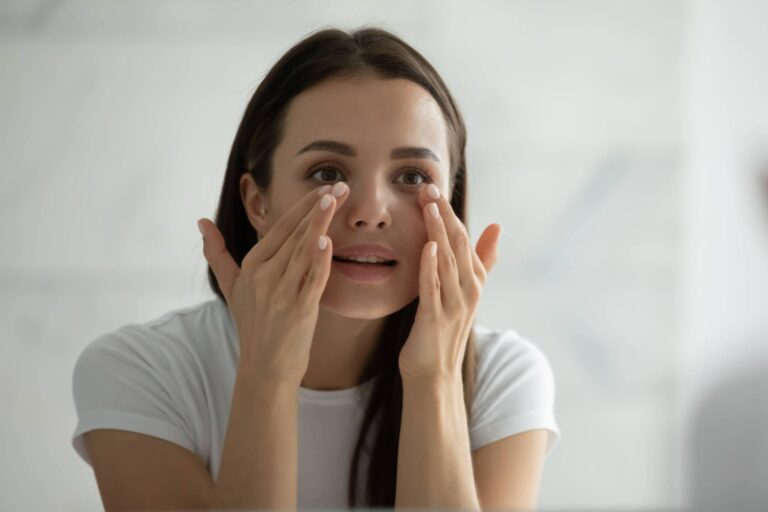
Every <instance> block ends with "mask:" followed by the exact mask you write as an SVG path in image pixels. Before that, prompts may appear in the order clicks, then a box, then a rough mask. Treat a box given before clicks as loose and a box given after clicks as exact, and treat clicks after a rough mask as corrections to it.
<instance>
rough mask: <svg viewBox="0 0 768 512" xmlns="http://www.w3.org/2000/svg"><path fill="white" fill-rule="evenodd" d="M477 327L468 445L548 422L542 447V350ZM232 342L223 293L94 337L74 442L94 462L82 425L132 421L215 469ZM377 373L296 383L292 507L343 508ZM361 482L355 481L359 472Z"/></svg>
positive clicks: (81, 362)
mask: <svg viewBox="0 0 768 512" xmlns="http://www.w3.org/2000/svg"><path fill="white" fill-rule="evenodd" d="M475 334H476V344H477V352H478V354H477V355H478V357H477V364H478V366H477V373H478V381H477V386H476V395H475V402H474V406H473V409H472V418H471V422H470V430H469V434H470V443H471V449H472V450H473V451H474V450H476V449H478V448H480V447H481V446H484V445H486V444H489V443H492V442H494V441H496V440H499V439H501V438H503V437H506V436H511V435H513V434H517V433H519V432H524V431H527V430H532V429H546V430H548V431H549V440H548V446H547V455H549V453H550V452H551V451H552V449H553V448H554V446H555V445H556V444H557V442H558V440H559V438H560V430H559V428H558V425H557V423H556V421H555V416H554V400H555V380H554V375H553V373H552V370H551V367H550V364H549V362H548V360H547V358H546V357H545V356H544V354H543V353H542V351H541V350H540V349H539V348H538V347H536V346H535V345H534V344H532V343H531V342H529V341H527V340H525V339H523V338H521V337H520V336H519V335H517V334H516V333H515V332H514V331H511V330H509V331H493V330H490V329H487V328H484V327H482V326H478V325H475ZM239 352H240V346H239V343H238V340H237V331H236V329H235V326H234V322H233V320H232V316H231V314H230V313H229V310H228V308H227V306H226V304H225V303H224V302H223V301H221V300H220V299H219V298H214V299H212V300H209V301H206V302H203V303H201V304H198V305H196V306H192V307H188V308H184V309H179V310H176V311H171V312H169V313H167V314H165V315H163V316H161V317H159V318H157V319H155V320H153V321H150V322H146V323H143V324H129V325H125V326H123V327H121V328H119V329H117V330H116V331H114V332H111V333H108V334H105V335H103V336H100V337H98V338H97V339H95V340H93V341H92V342H91V343H90V344H89V345H88V346H87V347H86V348H85V349H84V350H83V352H82V353H81V355H80V357H79V358H78V360H77V362H76V364H75V367H74V373H73V380H72V390H73V396H74V402H75V407H76V409H77V414H78V423H77V426H76V428H75V431H74V434H73V437H72V445H73V447H74V448H75V450H76V451H77V453H78V454H79V455H80V456H81V457H82V458H83V460H85V461H86V462H87V463H89V464H90V461H89V460H88V453H87V451H86V449H85V445H84V444H83V439H82V434H83V433H85V432H87V431H89V430H93V429H99V428H105V429H120V430H127V431H131V432H138V433H142V434H146V435H150V436H154V437H159V438H161V439H165V440H167V441H170V442H173V443H176V444H178V445H181V446H183V447H184V448H186V449H187V450H189V451H191V452H193V453H195V454H197V455H198V457H200V459H201V460H202V461H204V462H205V464H206V466H207V468H208V471H209V472H210V474H211V475H212V477H213V479H214V480H216V479H218V475H219V465H220V462H221V453H222V449H223V447H224V438H225V436H226V433H227V422H228V420H229V409H230V406H231V401H232V392H233V389H234V384H235V376H236V372H237V366H238V365H237V362H238V358H239ZM373 383H374V381H373V380H370V381H368V382H366V383H363V384H362V385H360V386H357V387H354V388H348V389H341V390H335V391H318V390H313V389H307V388H303V387H301V388H299V395H298V396H299V404H298V407H299V416H298V435H299V439H298V451H299V460H298V495H297V506H299V507H302V508H303V507H338V508H347V499H346V498H347V485H348V479H349V469H350V461H351V459H352V453H353V449H354V446H355V443H356V441H357V438H358V433H359V430H360V425H361V423H362V419H363V413H364V407H365V397H366V396H367V393H368V392H369V390H370V389H371V387H372V384H373ZM376 427H377V424H376V423H375V424H374V425H373V426H372V429H371V431H369V433H368V436H369V437H367V438H366V440H367V442H370V439H372V436H373V435H374V432H376ZM367 460H368V459H367V456H366V454H365V453H364V452H363V454H362V455H361V461H360V462H361V468H367ZM331 468H335V469H334V470H329V469H331ZM358 482H359V483H358V485H360V486H361V485H362V484H361V483H360V482H362V477H361V478H360V479H359V480H358ZM358 488H359V489H362V487H358ZM360 492H362V490H361V491H360ZM359 496H361V497H362V496H363V494H359Z"/></svg>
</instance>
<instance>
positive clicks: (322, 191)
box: [317, 185, 331, 196]
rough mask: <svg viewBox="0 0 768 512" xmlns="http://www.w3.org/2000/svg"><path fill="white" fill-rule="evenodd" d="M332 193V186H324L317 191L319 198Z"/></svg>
mask: <svg viewBox="0 0 768 512" xmlns="http://www.w3.org/2000/svg"><path fill="white" fill-rule="evenodd" d="M330 191H331V186H330V185H323V186H322V187H320V188H319V189H317V195H318V196H322V195H323V194H326V193H328V192H330Z"/></svg>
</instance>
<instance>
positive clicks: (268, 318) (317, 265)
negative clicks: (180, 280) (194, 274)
mask: <svg viewBox="0 0 768 512" xmlns="http://www.w3.org/2000/svg"><path fill="white" fill-rule="evenodd" d="M348 190H349V188H348V187H347V186H346V184H344V183H343V182H338V183H336V184H335V186H334V188H333V192H335V193H336V194H338V195H339V196H340V197H339V198H336V197H335V196H334V195H333V194H331V193H329V192H330V191H331V187H330V185H326V186H323V187H320V188H319V189H314V190H312V191H311V192H309V193H308V194H307V195H305V196H304V197H303V198H302V199H301V200H300V201H299V202H298V203H296V204H295V205H293V206H292V207H291V208H290V209H289V210H288V211H287V212H286V213H285V214H284V215H282V216H281V217H280V219H278V221H277V222H276V223H275V225H274V226H273V227H272V228H270V229H269V230H268V231H267V233H266V235H264V237H263V238H262V239H261V240H259V241H258V242H257V243H256V244H254V246H253V247H252V248H251V250H250V251H249V252H248V253H247V254H246V255H245V257H244V258H243V262H242V268H241V267H238V266H237V263H236V262H235V260H234V259H233V258H232V256H231V255H230V254H229V252H228V251H227V248H226V246H225V243H224V237H223V236H222V234H221V232H220V231H219V229H218V228H217V227H216V225H215V224H214V223H213V222H211V221H210V220H209V219H206V218H203V219H200V220H199V221H198V225H199V226H200V231H201V232H202V233H203V254H204V255H205V259H206V260H207V261H208V264H209V265H210V266H211V269H212V270H213V273H214V275H215V276H216V281H217V282H218V284H219V288H220V289H221V291H222V293H223V295H224V298H225V299H226V302H227V307H228V308H229V311H230V312H231V314H232V317H233V318H234V321H235V324H236V327H237V335H238V340H239V343H240V363H239V364H240V366H242V365H243V364H245V365H247V367H248V368H249V369H251V370H256V371H257V372H258V373H259V374H260V375H263V376H266V377H267V378H268V379H281V380H286V379H287V380H289V381H290V382H292V383H296V384H297V385H298V384H300V382H301V379H303V378H304V374H305V373H306V370H307V366H308V365H309V354H310V349H311V346H312V339H313V337H314V332H315V326H316V324H317V317H318V313H319V308H320V297H321V296H322V294H323V291H324V290H325V285H326V283H327V281H328V276H329V275H330V272H331V258H332V256H333V244H332V242H331V239H330V238H329V237H328V236H326V235H325V233H326V232H327V230H328V226H329V225H330V222H331V219H332V218H333V214H334V212H335V211H336V208H337V201H339V202H340V203H342V204H343V202H344V201H345V200H346V198H347V196H348V195H349V194H348V193H347V192H348ZM324 198H325V201H326V202H328V201H330V203H329V204H328V208H327V209H325V210H323V209H322V208H321V204H323V199H324ZM321 237H322V238H323V239H324V240H325V241H326V242H327V245H326V247H325V248H324V249H320V247H319V242H320V239H321Z"/></svg>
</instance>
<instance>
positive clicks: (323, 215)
mask: <svg viewBox="0 0 768 512" xmlns="http://www.w3.org/2000/svg"><path fill="white" fill-rule="evenodd" d="M324 200H325V201H324ZM326 202H327V206H326V208H325V209H323V206H324V205H325V204H326ZM316 208H317V211H316V212H315V214H314V215H313V217H312V220H311V222H310V224H309V226H308V227H307V231H306V233H304V236H303V237H302V239H301V242H300V243H299V245H298V246H297V247H296V249H295V250H294V251H293V253H292V254H291V255H290V259H289V260H288V262H287V264H286V268H285V273H284V274H283V282H284V286H285V287H286V289H287V290H289V291H293V292H295V293H296V294H299V293H300V292H301V288H302V287H303V283H304V279H305V277H306V275H307V273H308V272H309V270H310V268H311V267H312V266H313V264H314V262H315V260H316V259H317V257H318V254H317V253H318V251H319V247H318V243H319V240H320V237H321V236H323V235H325V234H326V232H327V231H328V226H329V225H330V223H331V219H332V218H333V212H334V211H335V208H336V198H335V197H334V196H333V194H325V195H324V196H323V197H322V198H321V200H320V201H318V204H317V206H316ZM322 256H327V255H326V254H323V255H322ZM331 256H333V254H332V253H331ZM328 265H329V266H330V261H329V262H328Z"/></svg>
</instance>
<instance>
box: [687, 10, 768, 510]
mask: <svg viewBox="0 0 768 512" xmlns="http://www.w3.org/2000/svg"><path fill="white" fill-rule="evenodd" d="M766 20H768V4H766V3H765V2H762V1H759V0H738V1H729V2H715V1H694V2H691V3H690V17H689V20H688V27H689V29H688V30H687V33H688V38H687V44H686V50H685V52H686V56H687V59H686V62H687V63H688V64H687V66H686V70H685V80H684V82H683V83H684V90H685V94H684V98H685V105H684V108H685V119H686V133H687V140H686V144H685V165H684V172H683V177H684V179H683V183H684V185H683V187H682V191H683V196H682V197H683V203H682V206H683V209H682V211H683V217H684V222H685V225H686V226H687V229H686V231H685V234H686V236H685V244H684V251H683V253H682V258H681V269H682V274H681V277H682V282H681V291H682V295H681V298H682V301H681V324H680V326H681V344H680V351H679V358H680V398H679V399H680V408H679V413H680V417H679V420H680V421H681V422H682V425H683V428H681V430H680V433H681V439H680V443H679V445H678V446H679V448H680V450H681V453H682V456H681V457H680V460H681V461H683V463H684V465H683V467H682V473H681V476H682V481H681V484H682V485H681V496H682V498H683V500H684V501H685V502H686V503H690V504H691V505H693V506H695V507H696V509H697V510H700V509H702V507H703V506H705V505H707V506H708V507H710V508H711V509H712V510H718V509H719V510H724V509H732V510H742V509H744V510H746V508H741V507H750V506H751V507H756V508H753V509H754V510H757V509H758V505H761V507H759V508H763V509H764V508H765V507H767V506H768V491H767V490H766V489H765V483H766V482H767V481H768V433H767V432H768V197H766V196H767V195H768V194H765V192H763V191H762V190H761V189H760V187H759V181H758V177H759V176H760V175H761V174H768V96H766V91H768V51H767V50H766V49H768V32H766V31H765V27H766ZM761 443H762V444H761Z"/></svg>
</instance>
